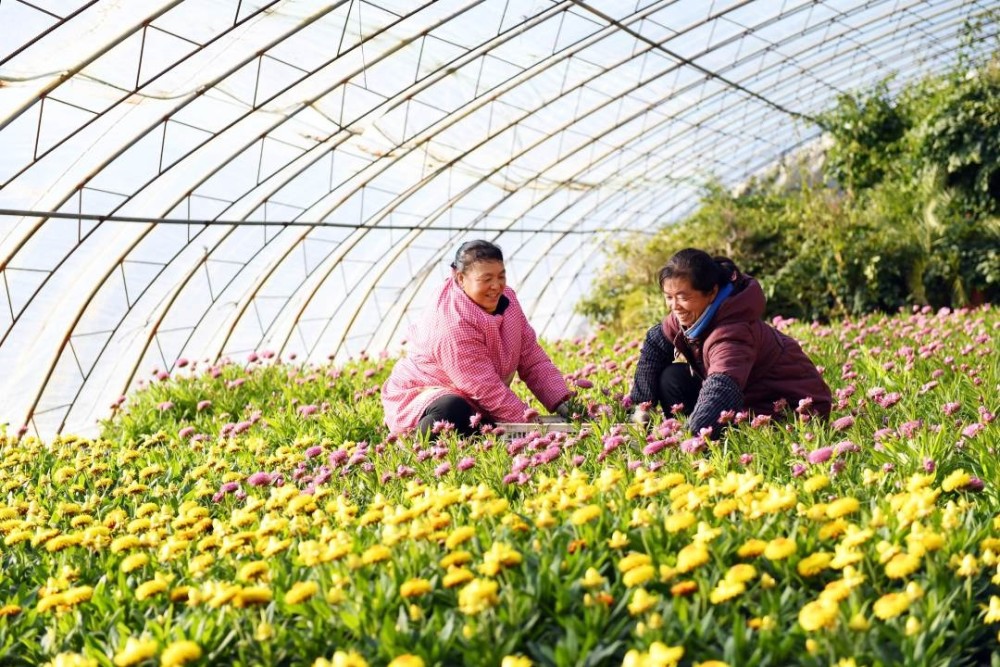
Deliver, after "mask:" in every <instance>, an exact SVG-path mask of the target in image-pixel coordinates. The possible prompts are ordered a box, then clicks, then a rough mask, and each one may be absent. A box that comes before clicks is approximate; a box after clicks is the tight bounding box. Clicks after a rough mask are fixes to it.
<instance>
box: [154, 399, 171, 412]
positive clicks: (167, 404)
mask: <svg viewBox="0 0 1000 667" xmlns="http://www.w3.org/2000/svg"><path fill="white" fill-rule="evenodd" d="M156 407H157V408H158V409H159V410H160V412H166V411H167V410H169V409H170V408H172V407H174V402H173V401H163V402H162V403H159V404H157V406H156Z"/></svg>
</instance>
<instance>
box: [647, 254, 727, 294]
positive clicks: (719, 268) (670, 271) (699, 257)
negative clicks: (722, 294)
mask: <svg viewBox="0 0 1000 667" xmlns="http://www.w3.org/2000/svg"><path fill="white" fill-rule="evenodd" d="M739 275H740V270H739V267H737V266H736V264H735V262H733V260H731V259H729V258H728V257H712V256H711V255H709V254H708V253H707V252H705V251H704V250H698V249H697V248H684V250H681V251H679V252H677V253H676V254H674V256H673V257H671V258H670V260H669V261H668V262H667V263H666V264H665V265H664V267H663V268H662V269H660V273H659V275H658V278H659V285H660V289H663V283H664V282H665V281H667V280H669V279H670V278H686V279H687V280H688V281H689V282H690V283H691V287H693V288H694V289H696V290H698V291H699V292H702V293H705V294H707V293H708V292H711V291H712V288H713V287H719V288H721V287H723V286H725V285H727V284H728V283H731V282H734V281H735V280H736V279H737V278H739Z"/></svg>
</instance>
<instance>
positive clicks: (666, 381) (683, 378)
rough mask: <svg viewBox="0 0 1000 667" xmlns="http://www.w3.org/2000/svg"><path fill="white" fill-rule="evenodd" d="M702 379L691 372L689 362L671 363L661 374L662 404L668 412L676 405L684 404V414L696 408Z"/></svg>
mask: <svg viewBox="0 0 1000 667" xmlns="http://www.w3.org/2000/svg"><path fill="white" fill-rule="evenodd" d="M700 389H701V379H700V378H698V377H697V376H695V375H693V374H692V373H691V367H690V366H689V365H688V364H670V365H668V366H667V367H666V368H665V369H663V373H661V374H660V382H659V390H660V396H659V398H660V405H661V407H662V408H663V411H664V412H665V413H667V414H670V412H671V411H672V410H673V407H674V406H675V405H683V409H682V411H683V412H684V414H689V413H690V412H691V411H692V410H694V405H695V403H697V402H698V391H699V390H700Z"/></svg>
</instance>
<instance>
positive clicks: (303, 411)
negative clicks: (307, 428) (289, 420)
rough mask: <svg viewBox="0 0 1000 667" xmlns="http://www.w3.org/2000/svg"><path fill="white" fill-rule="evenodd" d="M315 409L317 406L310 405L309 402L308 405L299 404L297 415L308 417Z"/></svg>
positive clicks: (317, 408)
mask: <svg viewBox="0 0 1000 667" xmlns="http://www.w3.org/2000/svg"><path fill="white" fill-rule="evenodd" d="M317 410H319V407H318V406H315V405H311V404H310V405H300V406H299V409H298V413H299V416H301V417H308V416H309V415H311V414H313V413H315V412H316V411H317Z"/></svg>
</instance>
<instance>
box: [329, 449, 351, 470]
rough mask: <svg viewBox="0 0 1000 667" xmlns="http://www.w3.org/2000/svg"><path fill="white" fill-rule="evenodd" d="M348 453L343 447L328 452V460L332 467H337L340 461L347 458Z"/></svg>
mask: <svg viewBox="0 0 1000 667" xmlns="http://www.w3.org/2000/svg"><path fill="white" fill-rule="evenodd" d="M347 457H348V454H347V452H346V451H344V450H343V449H338V450H336V451H333V452H330V456H329V459H328V460H329V461H330V465H332V466H333V467H334V468H336V467H338V466H339V465H340V464H341V463H343V462H344V461H346V460H347Z"/></svg>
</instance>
